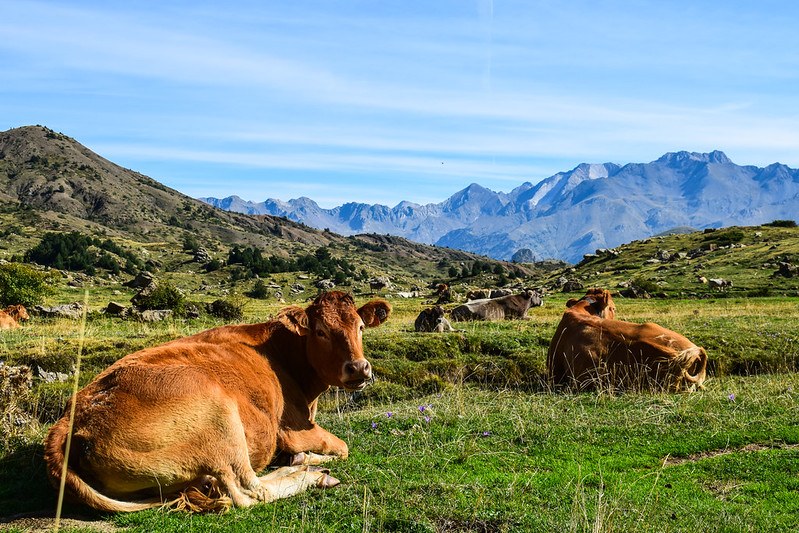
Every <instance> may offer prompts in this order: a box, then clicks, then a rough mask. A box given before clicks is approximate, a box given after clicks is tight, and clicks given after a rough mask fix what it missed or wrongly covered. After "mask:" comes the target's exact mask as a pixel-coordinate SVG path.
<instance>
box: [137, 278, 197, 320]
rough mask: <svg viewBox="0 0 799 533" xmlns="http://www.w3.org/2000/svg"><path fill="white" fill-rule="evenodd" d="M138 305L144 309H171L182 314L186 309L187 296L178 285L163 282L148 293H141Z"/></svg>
mask: <svg viewBox="0 0 799 533" xmlns="http://www.w3.org/2000/svg"><path fill="white" fill-rule="evenodd" d="M135 303H136V305H137V306H138V307H139V308H140V309H142V310H146V309H171V310H172V311H174V312H175V314H176V315H182V314H183V313H184V311H185V309H186V297H185V296H184V295H183V293H182V292H181V291H180V289H178V288H177V287H174V286H172V285H170V284H169V283H161V284H159V285H158V286H157V287H155V288H154V289H153V290H152V291H150V292H149V293H148V294H139V295H138V297H137V298H136V302H135Z"/></svg>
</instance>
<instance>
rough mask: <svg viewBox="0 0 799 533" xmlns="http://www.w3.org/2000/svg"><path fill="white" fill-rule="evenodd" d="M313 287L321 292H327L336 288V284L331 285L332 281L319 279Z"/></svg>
mask: <svg viewBox="0 0 799 533" xmlns="http://www.w3.org/2000/svg"><path fill="white" fill-rule="evenodd" d="M314 286H315V287H316V288H317V289H321V290H323V291H329V290H330V289H332V288H333V287H335V286H336V284H335V283H333V280H332V279H320V280H319V281H317V282H316V283H315V284H314Z"/></svg>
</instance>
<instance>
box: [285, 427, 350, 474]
mask: <svg viewBox="0 0 799 533" xmlns="http://www.w3.org/2000/svg"><path fill="white" fill-rule="evenodd" d="M277 444H278V448H279V449H280V450H281V451H283V452H286V453H288V454H291V455H294V456H296V455H297V454H300V453H304V452H311V453H312V454H315V455H316V454H318V455H322V456H332V458H339V459H346V458H347V456H349V448H348V447H347V443H346V442H344V441H343V440H341V439H340V438H338V437H336V436H335V435H333V434H332V433H330V432H329V431H327V430H325V429H322V428H321V427H319V426H318V425H316V424H311V425H309V427H307V428H304V429H289V428H284V429H281V431H280V434H279V435H278V443H277ZM294 460H296V458H295V459H294ZM305 460H306V459H302V460H300V462H301V463H305ZM314 460H318V459H314ZM328 460H329V459H328ZM321 462H324V460H322V461H321ZM305 464H318V463H313V462H308V463H305Z"/></svg>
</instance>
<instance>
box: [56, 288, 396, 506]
mask: <svg viewBox="0 0 799 533" xmlns="http://www.w3.org/2000/svg"><path fill="white" fill-rule="evenodd" d="M390 311H391V307H390V305H389V304H388V303H387V302H385V301H383V300H373V301H371V302H369V303H367V304H366V305H364V306H362V307H361V308H360V309H357V310H356V308H355V303H354V301H353V299H352V297H351V296H350V295H348V294H345V293H342V292H337V291H336V292H328V293H323V294H322V295H320V296H319V297H317V298H316V300H315V301H314V302H313V303H312V304H311V305H309V306H308V307H307V308H306V309H302V308H300V307H296V306H290V307H286V308H284V309H283V310H282V311H280V313H279V314H278V316H277V317H276V318H275V319H273V320H270V321H268V322H265V323H262V324H251V325H239V326H224V327H219V328H215V329H211V330H208V331H205V332H202V333H198V334H196V335H193V336H191V337H185V338H182V339H177V340H174V341H172V342H168V343H166V344H163V345H161V346H156V347H153V348H147V349H144V350H141V351H139V352H136V353H133V354H130V355H127V356H125V357H123V358H122V359H120V360H119V361H117V362H116V363H114V364H113V365H111V366H110V367H109V368H108V369H106V370H105V371H104V372H102V373H101V374H99V375H98V376H97V377H96V378H95V379H94V381H92V382H91V383H90V384H89V385H87V386H86V387H85V388H84V389H82V390H81V391H80V392H78V394H77V396H76V397H75V399H74V401H75V402H76V407H75V424H74V431H73V438H72V444H71V453H70V455H69V461H68V469H67V471H66V488H67V493H68V494H69V495H71V496H72V498H74V499H76V500H77V501H79V502H82V503H84V504H86V505H89V506H91V507H94V508H96V509H100V510H103V511H137V510H141V509H147V508H150V507H157V506H161V505H164V504H166V505H171V506H175V507H178V508H186V509H189V510H193V511H207V510H220V509H226V508H227V507H229V506H230V505H231V504H232V505H235V506H249V505H253V504H255V503H258V502H268V501H272V500H275V499H278V498H283V497H286V496H290V495H292V494H296V493H298V492H301V491H303V490H305V489H306V488H308V487H311V486H319V487H330V486H334V485H336V484H338V481H337V480H336V479H334V478H332V477H330V476H329V475H328V474H327V472H326V471H323V470H319V469H312V468H309V467H308V466H301V465H300V466H288V467H283V468H279V469H277V470H276V471H274V472H272V473H270V474H268V475H265V476H262V477H259V476H258V475H257V474H256V473H257V472H259V471H261V470H262V469H264V468H265V467H266V466H268V465H269V464H270V463H271V462H272V461H273V460H274V458H275V456H276V454H277V453H282V454H288V455H293V456H294V461H293V463H294V464H295V465H296V464H297V463H302V462H305V463H308V462H313V463H314V464H318V463H320V462H322V461H324V460H327V459H331V458H334V457H339V458H346V457H347V455H348V453H349V451H348V448H347V444H346V443H345V442H344V441H342V440H341V439H339V438H338V437H336V436H335V435H333V434H331V433H329V432H328V431H326V430H324V429H322V428H321V427H320V426H319V425H317V424H316V423H315V421H314V418H315V415H316V405H317V398H318V397H319V395H320V394H322V393H323V392H324V391H326V390H327V389H328V388H329V387H331V386H333V387H343V388H345V389H348V390H359V389H362V388H363V387H365V386H366V384H367V383H368V382H369V381H370V380H371V377H372V370H371V366H370V364H369V362H368V361H367V360H366V359H365V358H364V356H363V343H362V334H363V329H364V327H374V326H378V325H380V324H381V323H383V322H384V321H385V320H386V319H387V318H388V315H389V313H390ZM68 426H69V419H68V415H65V416H64V418H62V419H61V420H59V421H58V422H56V424H55V425H54V426H53V427H52V428H51V430H50V433H49V434H48V436H47V439H46V441H45V460H46V462H47V471H48V474H49V476H50V479H51V481H52V482H53V483H54V484H55V485H56V486H57V484H58V483H59V481H60V479H61V472H62V465H63V463H64V461H65V457H64V456H65V445H66V439H67V432H68ZM317 454H321V455H317Z"/></svg>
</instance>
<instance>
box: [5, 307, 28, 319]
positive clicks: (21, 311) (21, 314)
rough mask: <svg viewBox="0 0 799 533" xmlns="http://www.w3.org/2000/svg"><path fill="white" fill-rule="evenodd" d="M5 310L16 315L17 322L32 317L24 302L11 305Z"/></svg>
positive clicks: (11, 314)
mask: <svg viewBox="0 0 799 533" xmlns="http://www.w3.org/2000/svg"><path fill="white" fill-rule="evenodd" d="M5 312H6V313H8V315H9V316H12V317H14V319H15V320H16V321H17V322H22V321H23V320H28V319H29V318H30V315H28V310H27V309H25V306H24V305H22V304H17V305H9V306H8V307H6V308H5Z"/></svg>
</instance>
